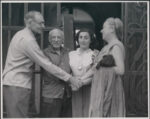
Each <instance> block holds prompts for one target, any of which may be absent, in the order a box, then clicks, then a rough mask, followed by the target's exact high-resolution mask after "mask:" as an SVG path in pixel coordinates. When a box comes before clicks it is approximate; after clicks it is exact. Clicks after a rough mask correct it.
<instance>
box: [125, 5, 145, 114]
mask: <svg viewBox="0 0 150 119" xmlns="http://www.w3.org/2000/svg"><path fill="white" fill-rule="evenodd" d="M123 10H124V12H123V13H124V15H125V16H124V24H126V27H125V30H124V31H125V33H124V35H125V39H124V40H125V41H124V43H125V47H126V74H125V77H124V84H125V94H126V100H127V102H126V107H127V114H128V115H127V116H147V112H148V98H147V95H148V94H147V3H144V2H142V3H125V5H124V9H123ZM132 72H135V73H132Z"/></svg>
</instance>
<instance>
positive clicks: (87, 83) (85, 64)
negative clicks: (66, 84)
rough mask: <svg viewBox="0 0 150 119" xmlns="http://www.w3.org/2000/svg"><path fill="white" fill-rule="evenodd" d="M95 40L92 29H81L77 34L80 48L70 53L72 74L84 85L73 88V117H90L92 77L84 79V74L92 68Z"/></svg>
mask: <svg viewBox="0 0 150 119" xmlns="http://www.w3.org/2000/svg"><path fill="white" fill-rule="evenodd" d="M93 40H94V39H93V34H92V33H91V32H90V30H88V29H82V30H80V31H79V32H78V34H77V41H78V43H79V48H77V49H76V50H75V51H71V52H70V53H69V58H70V67H71V69H72V74H73V76H76V77H79V78H80V79H81V81H82V87H81V88H80V89H78V90H77V89H73V92H72V115H73V117H88V111H89V103H90V101H89V100H90V91H91V79H92V77H90V78H88V79H86V80H82V76H83V75H84V74H85V73H86V72H87V71H88V70H89V69H90V68H91V66H92V63H93V62H92V55H93V51H92V50H91V44H92V42H93Z"/></svg>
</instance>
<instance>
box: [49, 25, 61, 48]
mask: <svg viewBox="0 0 150 119" xmlns="http://www.w3.org/2000/svg"><path fill="white" fill-rule="evenodd" d="M49 42H50V44H51V45H52V47H53V48H55V49H60V47H61V45H62V44H63V42H64V32H63V31H62V30H60V29H58V28H54V29H52V30H51V31H50V32H49Z"/></svg>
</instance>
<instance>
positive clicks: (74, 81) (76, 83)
mask: <svg viewBox="0 0 150 119" xmlns="http://www.w3.org/2000/svg"><path fill="white" fill-rule="evenodd" d="M69 82H70V84H71V88H72V90H73V91H76V90H78V89H79V88H80V87H81V86H82V82H81V81H80V79H78V78H76V77H71V78H70V80H69Z"/></svg>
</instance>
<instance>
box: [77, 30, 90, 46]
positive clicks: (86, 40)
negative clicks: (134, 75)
mask: <svg viewBox="0 0 150 119" xmlns="http://www.w3.org/2000/svg"><path fill="white" fill-rule="evenodd" d="M78 40H79V45H80V48H83V49H88V48H89V45H90V43H91V38H90V35H89V33H88V32H81V33H80V34H79V39H78Z"/></svg>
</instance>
